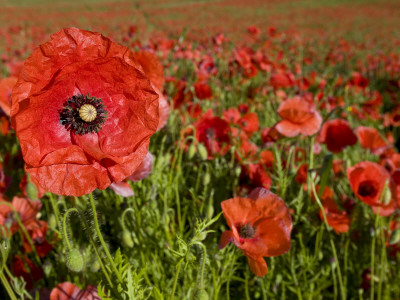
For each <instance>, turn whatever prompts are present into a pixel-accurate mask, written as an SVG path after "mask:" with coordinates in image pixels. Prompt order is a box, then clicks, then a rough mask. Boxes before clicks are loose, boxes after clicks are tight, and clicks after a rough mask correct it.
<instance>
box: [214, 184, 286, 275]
mask: <svg viewBox="0 0 400 300" xmlns="http://www.w3.org/2000/svg"><path fill="white" fill-rule="evenodd" d="M221 207H222V211H223V214H224V217H225V219H226V221H227V223H228V226H229V227H230V228H231V230H226V231H225V232H224V233H223V234H222V236H221V241H220V244H219V248H220V249H222V248H224V247H225V246H226V245H227V244H228V243H229V242H232V243H234V244H235V245H236V247H238V248H239V249H240V250H242V251H243V253H244V254H245V255H246V256H247V258H248V261H249V265H250V269H251V271H252V272H253V273H254V274H256V275H257V276H264V275H266V274H267V271H268V270H267V264H266V263H265V260H264V259H263V256H267V257H269V256H278V255H281V254H284V253H286V252H287V251H288V250H289V249H290V232H291V230H292V219H291V216H290V213H289V209H288V208H287V206H286V204H285V203H284V202H283V201H282V199H281V198H279V197H278V196H277V195H275V194H273V193H271V192H270V191H268V190H266V189H264V188H257V189H255V190H253V191H252V192H251V193H250V195H249V196H248V198H232V199H229V200H225V201H222V203H221Z"/></svg>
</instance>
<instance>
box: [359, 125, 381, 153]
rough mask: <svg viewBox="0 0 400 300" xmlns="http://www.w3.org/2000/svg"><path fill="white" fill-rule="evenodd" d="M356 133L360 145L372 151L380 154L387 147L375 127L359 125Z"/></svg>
mask: <svg viewBox="0 0 400 300" xmlns="http://www.w3.org/2000/svg"><path fill="white" fill-rule="evenodd" d="M356 133H357V136H358V139H359V140H360V143H361V146H362V147H363V148H365V149H369V150H371V151H372V153H376V154H380V153H381V152H382V151H384V150H385V148H386V147H387V144H386V142H385V141H384V140H383V138H382V137H381V135H380V134H379V132H378V130H376V129H375V128H371V127H365V126H360V127H358V128H357V130H356Z"/></svg>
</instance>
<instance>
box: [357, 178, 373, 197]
mask: <svg viewBox="0 0 400 300" xmlns="http://www.w3.org/2000/svg"><path fill="white" fill-rule="evenodd" d="M377 193H378V189H377V186H376V183H375V182H373V181H371V180H366V181H363V182H361V184H360V186H359V187H358V194H359V195H360V196H362V197H375V196H376V194H377Z"/></svg>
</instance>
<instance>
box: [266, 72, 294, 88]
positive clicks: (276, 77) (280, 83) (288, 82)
mask: <svg viewBox="0 0 400 300" xmlns="http://www.w3.org/2000/svg"><path fill="white" fill-rule="evenodd" d="M294 84H295V80H294V76H293V74H291V73H284V72H278V73H275V74H272V75H271V85H272V86H273V88H274V89H279V88H288V87H291V86H293V85H294Z"/></svg>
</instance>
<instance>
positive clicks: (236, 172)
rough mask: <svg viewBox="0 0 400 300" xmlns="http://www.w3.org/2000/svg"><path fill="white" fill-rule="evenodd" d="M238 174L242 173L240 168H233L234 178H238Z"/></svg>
mask: <svg viewBox="0 0 400 300" xmlns="http://www.w3.org/2000/svg"><path fill="white" fill-rule="evenodd" d="M240 173H242V168H241V167H236V168H235V175H236V176H239V175H240Z"/></svg>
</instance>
